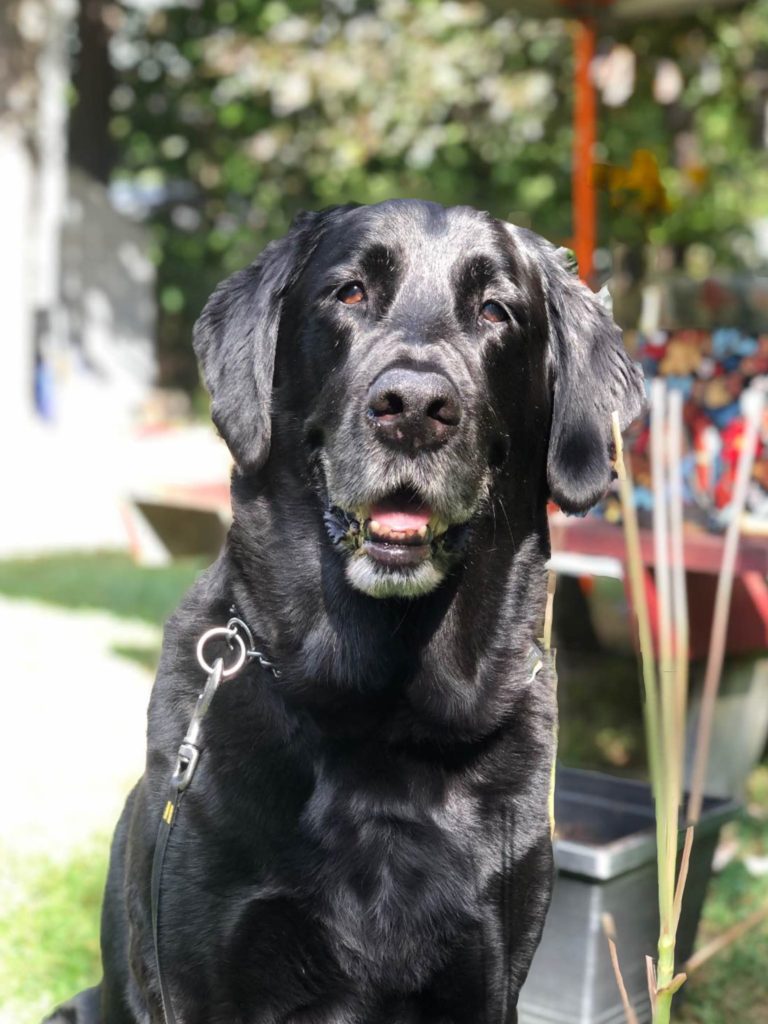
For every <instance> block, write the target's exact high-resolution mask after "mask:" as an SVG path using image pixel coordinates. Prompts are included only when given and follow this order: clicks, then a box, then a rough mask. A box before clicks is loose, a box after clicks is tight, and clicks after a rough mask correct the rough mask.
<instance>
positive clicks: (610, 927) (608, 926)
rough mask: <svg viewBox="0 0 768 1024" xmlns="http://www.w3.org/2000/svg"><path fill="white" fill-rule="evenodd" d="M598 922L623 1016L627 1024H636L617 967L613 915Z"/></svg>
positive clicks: (634, 1014)
mask: <svg viewBox="0 0 768 1024" xmlns="http://www.w3.org/2000/svg"><path fill="white" fill-rule="evenodd" d="M600 920H601V922H602V925H603V932H604V933H605V937H606V939H607V940H608V950H609V952H610V956H611V965H612V966H613V973H614V976H615V978H616V984H617V986H618V989H619V995H620V997H621V1005H622V1006H623V1007H624V1016H625V1017H626V1018H627V1024H637V1014H636V1013H635V1011H634V1008H633V1006H632V1003H631V1001H630V998H629V993H628V992H627V986H626V985H625V984H624V976H623V975H622V973H621V967H620V965H619V954H618V951H617V949H616V924H615V922H614V920H613V914H607V913H606V914H603V915H602V917H601V919H600Z"/></svg>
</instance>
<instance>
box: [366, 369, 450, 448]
mask: <svg viewBox="0 0 768 1024" xmlns="http://www.w3.org/2000/svg"><path fill="white" fill-rule="evenodd" d="M367 415H368V421H369V423H370V424H371V426H372V427H374V429H375V430H376V432H377V434H378V435H379V437H380V438H381V439H382V440H383V441H386V442H387V443H388V444H391V445H394V446H395V447H398V448H404V449H407V450H409V451H411V452H415V451H418V450H419V449H420V448H438V447H439V446H440V445H442V444H445V442H446V441H447V440H448V438H449V437H450V436H451V434H453V433H455V431H456V428H457V427H458V425H459V421H460V420H461V402H460V401H459V395H458V392H457V391H456V388H455V387H454V386H453V384H451V382H450V381H449V380H448V378H447V377H444V376H443V375H442V374H440V373H431V372H427V371H424V370H407V369H393V370H386V371H385V372H384V373H382V374H381V375H380V376H379V377H377V378H376V380H375V381H374V382H373V384H372V385H371V387H370V388H369V390H368V410H367Z"/></svg>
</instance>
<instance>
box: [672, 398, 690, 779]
mask: <svg viewBox="0 0 768 1024" xmlns="http://www.w3.org/2000/svg"><path fill="white" fill-rule="evenodd" d="M669 453H670V461H669V524H670V532H669V541H670V561H671V565H672V609H673V618H674V642H673V648H674V669H675V687H676V690H677V722H676V726H677V728H676V733H677V749H678V751H679V758H680V777H679V783H680V786H681V788H682V782H683V764H684V763H685V720H686V709H687V706H688V664H689V662H688V658H689V647H690V636H689V625H688V594H687V590H686V578H685V551H684V544H683V474H682V472H681V470H680V467H681V465H682V461H683V395H682V392H681V391H671V392H670V394H669ZM680 798H681V799H682V792H681V793H680Z"/></svg>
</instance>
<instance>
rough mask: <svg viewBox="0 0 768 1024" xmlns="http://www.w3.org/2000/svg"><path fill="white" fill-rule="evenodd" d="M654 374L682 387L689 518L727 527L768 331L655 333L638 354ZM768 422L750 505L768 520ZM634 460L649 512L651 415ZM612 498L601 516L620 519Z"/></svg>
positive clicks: (639, 431) (766, 369)
mask: <svg viewBox="0 0 768 1024" xmlns="http://www.w3.org/2000/svg"><path fill="white" fill-rule="evenodd" d="M636 355H637V357H638V359H639V360H640V362H641V364H642V367H643V370H644V372H645V375H646V378H647V379H649V380H650V379H652V378H654V377H657V376H662V377H664V378H665V379H666V381H667V384H668V386H669V387H670V388H672V389H674V390H679V391H681V392H682V394H683V396H684V400H685V404H684V411H683V417H684V424H685V429H686V433H687V442H688V444H687V448H688V454H687V455H686V457H685V459H684V461H683V473H684V488H685V498H686V506H687V511H686V517H687V518H688V519H690V520H693V521H696V522H698V523H700V524H701V525H703V526H707V527H709V528H713V529H721V528H722V527H723V526H724V525H725V522H726V521H727V519H728V505H729V503H730V501H731V498H732V494H733V484H734V479H735V474H736V466H737V463H738V458H739V453H740V451H741V447H742V445H743V438H744V429H745V421H744V414H743V409H742V404H741V399H742V396H743V394H744V392H745V390H746V388H747V387H748V386H749V385H750V384H753V383H755V382H757V383H759V382H760V381H762V380H763V379H764V378H766V379H767V380H768V332H765V333H749V332H746V331H742V330H739V329H737V328H731V327H719V328H715V329H714V330H690V329H689V330H671V331H656V332H653V333H650V334H646V335H643V336H641V337H640V339H639V346H638V350H637V353H636ZM767 438H768V420H767V421H766V423H765V424H764V428H763V432H762V437H761V439H760V441H759V445H758V449H757V453H756V461H755V466H754V469H753V473H752V482H751V486H750V491H749V496H748V499H747V508H748V510H749V512H751V513H752V514H754V515H756V516H758V517H760V518H765V519H768V443H766V439H767ZM629 451H630V458H631V463H632V469H633V473H634V477H635V480H636V483H637V494H636V498H637V502H638V505H639V508H640V509H641V511H646V512H648V511H650V509H651V500H650V470H649V465H648V421H647V418H646V419H645V420H643V421H640V422H638V423H637V424H635V426H634V427H633V428H632V432H631V440H630V444H629ZM615 505H616V503H615V500H614V498H613V496H611V497H610V498H609V499H608V501H607V503H606V505H605V507H604V509H603V512H602V514H603V515H604V516H605V518H606V519H608V520H609V521H612V522H613V521H616V519H617V514H616V507H615Z"/></svg>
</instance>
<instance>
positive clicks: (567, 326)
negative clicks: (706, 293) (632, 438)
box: [544, 247, 645, 513]
mask: <svg viewBox="0 0 768 1024" xmlns="http://www.w3.org/2000/svg"><path fill="white" fill-rule="evenodd" d="M544 283H545V288H546V291H547V316H548V319H549V339H548V343H549V351H548V362H549V367H550V373H551V380H552V385H553V393H554V397H553V410H552V425H551V430H550V438H549V455H548V459H547V481H548V483H549V491H550V494H551V496H552V499H553V500H554V501H555V502H557V504H558V505H559V506H560V507H561V508H562V509H563V511H564V512H576V513H581V512H586V511H587V509H589V508H591V507H592V505H594V504H595V502H597V501H599V499H600V498H601V497H602V496H603V494H605V492H606V490H607V489H608V487H609V485H610V482H611V478H612V466H611V461H612V458H613V454H614V451H613V442H612V439H611V414H612V413H613V412H614V410H616V411H617V412H618V414H619V418H620V420H621V427H622V429H624V428H625V427H627V426H629V424H630V423H631V422H632V421H633V420H634V419H636V418H637V417H638V416H639V415H640V413H641V412H642V411H643V409H644V408H645V390H644V388H643V375H642V371H641V369H640V367H639V366H638V365H637V364H636V363H633V362H632V360H631V359H630V358H629V356H628V355H627V353H626V350H625V349H624V345H623V344H622V340H621V331H620V329H619V328H618V327H617V326H616V324H615V323H614V321H613V318H612V316H611V314H610V312H609V311H608V310H607V309H606V306H605V303H604V302H602V301H601V299H600V297H599V296H597V295H594V294H593V292H592V291H590V289H589V288H588V287H587V286H586V285H585V284H583V283H582V282H581V281H580V280H579V279H578V278H577V277H576V276H575V274H574V273H573V270H572V268H571V267H570V266H569V265H568V259H567V256H566V255H565V250H556V249H555V248H554V247H551V248H550V247H548V249H547V252H546V253H545V266H544Z"/></svg>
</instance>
